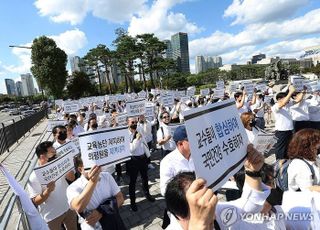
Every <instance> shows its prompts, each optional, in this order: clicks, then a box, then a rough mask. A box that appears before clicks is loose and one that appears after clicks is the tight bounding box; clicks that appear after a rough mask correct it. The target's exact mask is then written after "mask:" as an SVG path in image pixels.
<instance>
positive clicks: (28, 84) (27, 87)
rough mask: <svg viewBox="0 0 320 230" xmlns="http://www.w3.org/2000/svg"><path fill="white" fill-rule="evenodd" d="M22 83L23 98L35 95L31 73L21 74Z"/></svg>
mask: <svg viewBox="0 0 320 230" xmlns="http://www.w3.org/2000/svg"><path fill="white" fill-rule="evenodd" d="M21 82H22V89H23V90H22V91H23V95H22V96H30V95H34V94H35V92H34V85H33V79H32V75H31V74H30V73H26V74H21Z"/></svg>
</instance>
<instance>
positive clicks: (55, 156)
mask: <svg viewBox="0 0 320 230" xmlns="http://www.w3.org/2000/svg"><path fill="white" fill-rule="evenodd" d="M56 158H57V155H54V156H52V157H50V158H48V162H50V161H53V160H54V159H56Z"/></svg>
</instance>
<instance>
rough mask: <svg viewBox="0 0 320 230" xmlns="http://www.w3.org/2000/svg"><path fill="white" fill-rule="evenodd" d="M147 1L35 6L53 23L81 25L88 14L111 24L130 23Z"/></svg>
mask: <svg viewBox="0 0 320 230" xmlns="http://www.w3.org/2000/svg"><path fill="white" fill-rule="evenodd" d="M145 2H146V0H134V1H132V0H116V1H114V0H68V1H65V0H36V1H35V3H34V5H35V6H36V8H37V9H38V10H39V14H40V16H48V17H49V18H50V19H51V20H52V21H53V22H57V23H62V22H67V23H70V24H71V25H77V24H81V23H82V21H83V20H84V18H85V17H86V16H87V14H89V13H92V14H93V15H94V16H95V17H98V18H102V19H106V20H108V21H111V22H117V23H119V22H125V21H128V20H129V19H130V18H131V17H132V16H133V15H134V14H137V13H139V12H140V11H141V10H143V9H144V7H145V5H144V3H145Z"/></svg>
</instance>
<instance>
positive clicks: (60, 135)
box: [58, 132, 67, 141]
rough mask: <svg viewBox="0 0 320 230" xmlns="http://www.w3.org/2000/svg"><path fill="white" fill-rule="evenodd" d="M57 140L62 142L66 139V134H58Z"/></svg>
mask: <svg viewBox="0 0 320 230" xmlns="http://www.w3.org/2000/svg"><path fill="white" fill-rule="evenodd" d="M58 139H59V140H60V141H64V140H65V139H67V132H60V133H59V136H58Z"/></svg>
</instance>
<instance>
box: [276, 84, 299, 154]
mask: <svg viewBox="0 0 320 230" xmlns="http://www.w3.org/2000/svg"><path fill="white" fill-rule="evenodd" d="M295 90H296V89H295V88H294V87H293V86H292V85H290V86H289V92H288V93H286V92H280V93H278V94H277V95H276V100H277V103H275V104H274V105H273V106H272V108H271V109H272V112H273V114H274V117H275V121H276V122H275V130H276V133H275V136H276V137H277V138H278V140H277V143H276V144H275V152H276V158H277V159H284V158H287V148H288V143H289V141H290V139H291V137H292V132H293V121H292V117H291V114H290V105H291V103H290V98H291V95H292V94H293V93H294V92H295Z"/></svg>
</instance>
